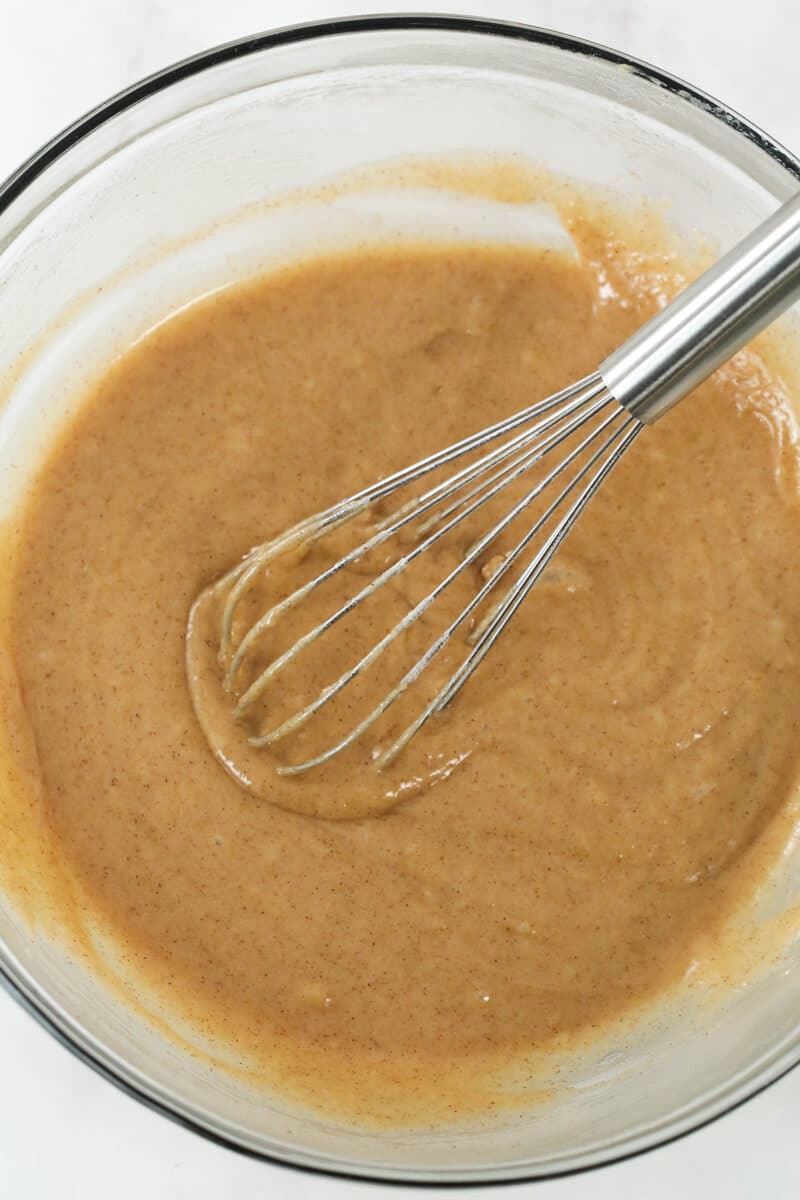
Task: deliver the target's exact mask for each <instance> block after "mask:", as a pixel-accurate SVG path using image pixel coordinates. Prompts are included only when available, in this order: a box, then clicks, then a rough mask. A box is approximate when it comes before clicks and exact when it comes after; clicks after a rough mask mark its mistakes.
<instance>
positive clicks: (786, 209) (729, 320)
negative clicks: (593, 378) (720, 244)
mask: <svg viewBox="0 0 800 1200" xmlns="http://www.w3.org/2000/svg"><path fill="white" fill-rule="evenodd" d="M798 299H800V194H798V195H796V196H794V197H793V198H792V199H791V200H788V201H787V202H786V203H785V204H784V205H782V206H781V207H780V208H779V209H778V210H777V212H775V213H773V215H772V216H771V217H769V218H768V219H767V220H766V221H764V223H763V224H762V225H759V226H758V228H757V229H754V230H753V232H752V233H750V234H748V236H747V237H746V238H744V240H743V241H741V242H739V243H738V245H736V246H734V247H733V249H732V250H729V251H728V253H727V254H725V255H723V257H722V258H721V259H719V261H718V262H716V263H715V264H714V266H713V267H711V268H710V269H709V270H708V271H706V272H705V273H704V274H703V275H701V276H700V278H699V279H697V280H696V281H695V282H694V283H693V284H691V286H690V287H688V288H687V289H686V290H685V291H684V292H682V293H681V294H680V295H679V296H678V297H677V298H676V299H675V300H673V301H672V303H671V304H669V305H667V307H666V308H665V309H663V311H662V312H660V313H658V315H657V316H655V317H653V319H652V320H651V321H648V323H647V324H646V325H643V326H642V328H641V329H640V330H638V331H637V332H636V333H635V334H634V335H633V336H632V337H631V338H629V339H628V341H627V342H625V343H623V345H622V346H620V348H619V349H618V350H615V351H614V353H613V354H610V355H609V356H608V358H606V359H605V361H604V362H603V363H602V364H601V365H600V368H599V369H600V375H601V376H602V378H603V381H604V383H605V385H606V387H607V388H608V389H609V391H610V392H611V393H612V395H614V396H615V397H616V399H617V400H619V402H620V404H624V405H625V407H626V408H628V409H629V410H630V411H631V412H632V413H633V414H634V416H636V417H638V418H639V420H641V421H645V422H653V421H655V420H657V419H658V418H659V417H660V416H662V415H663V414H664V413H665V412H667V410H668V409H670V408H672V406H673V405H674V404H677V402H678V401H679V400H682V399H683V397H684V396H685V395H686V394H687V392H690V391H691V390H692V388H694V387H696V386H697V384H699V383H702V381H703V380H704V379H706V378H707V377H708V376H709V375H710V374H711V373H712V371H715V370H716V369H717V367H718V366H720V365H721V364H722V363H724V362H725V361H726V360H727V359H729V358H730V357H731V355H732V354H735V353H736V351H737V350H739V349H741V347H742V346H744V345H745V343H746V342H749V341H750V339H751V338H753V337H755V335H756V334H757V333H759V332H760V331H761V330H762V329H764V328H765V327H766V326H767V325H769V324H771V322H772V321H774V320H775V319H776V317H778V316H780V314H781V313H782V312H783V311H784V310H785V309H787V308H788V307H789V306H790V305H791V304H792V303H793V302H794V301H795V300H798Z"/></svg>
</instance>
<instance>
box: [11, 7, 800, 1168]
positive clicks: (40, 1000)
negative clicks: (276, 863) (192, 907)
mask: <svg viewBox="0 0 800 1200" xmlns="http://www.w3.org/2000/svg"><path fill="white" fill-rule="evenodd" d="M461 152H480V153H493V154H500V155H504V156H505V155H509V154H516V155H522V156H524V157H525V158H526V159H528V160H531V161H533V162H534V163H539V164H541V165H543V166H544V167H545V168H547V169H549V170H550V171H553V172H557V173H561V174H564V175H567V176H570V177H572V178H573V179H575V180H578V181H582V182H585V183H586V184H589V185H599V186H600V187H604V188H610V189H612V190H615V191H617V192H618V193H621V194H622V195H624V196H626V197H636V196H645V197H649V198H653V199H656V200H658V201H660V202H664V204H665V206H666V209H667V212H668V214H669V219H670V221H671V222H673V223H674V224H675V225H676V226H677V227H678V228H679V229H683V230H685V231H686V232H687V233H688V232H691V233H693V234H699V235H700V236H701V237H703V238H707V239H708V240H710V241H711V242H712V243H715V244H717V245H718V246H719V248H720V249H724V248H725V247H726V246H727V245H729V244H731V243H732V242H733V241H734V240H735V239H736V238H737V237H739V236H741V235H742V234H743V233H744V232H745V231H746V230H748V229H749V228H750V227H751V226H752V225H754V224H755V223H756V222H757V221H758V220H759V219H760V218H762V217H764V216H765V215H766V214H767V213H768V211H770V210H771V209H772V208H773V207H774V206H775V203H776V201H780V200H784V199H785V198H787V197H788V196H789V195H790V194H791V193H792V192H793V191H794V190H796V188H797V183H798V177H800V164H799V163H798V161H797V160H796V159H794V158H793V157H792V156H791V155H789V154H788V153H787V152H786V151H784V150H782V149H781V148H780V147H779V146H777V145H776V144H775V143H774V142H772V141H771V140H770V139H769V138H768V137H767V136H765V135H764V134H762V133H761V132H760V131H759V130H757V129H755V128H754V127H753V126H752V125H750V124H749V123H748V122H746V121H745V120H743V119H742V118H740V117H738V116H737V115H736V114H735V113H732V112H731V111H730V110H728V109H726V108H725V107H724V106H722V105H720V104H719V103H717V102H716V101H714V100H712V99H711V98H709V97H708V96H704V95H703V94H701V93H699V92H697V91H696V90H694V89H693V88H691V87H689V86H688V85H686V84H684V83H682V82H680V81H678V80H676V79H674V78H672V77H670V76H668V75H665V74H663V73H662V72H660V71H657V70H654V69H653V68H651V67H648V66H646V65H644V64H642V63H638V62H635V61H633V60H631V59H628V58H626V57H625V56H624V55H621V54H617V53H615V52H613V51H610V50H606V49H604V48H602V47H599V46H594V45H591V44H589V43H586V42H582V41H580V40H578V39H574V38H567V37H563V36H560V35H557V34H553V33H548V32H545V31H542V30H536V29H529V28H524V27H522V26H518V25H507V24H500V23H497V24H495V23H491V22H485V21H477V20H462V19H458V18H446V17H442V18H439V17H431V18H428V17H378V18H371V19H363V20H346V21H342V22H333V23H327V24H325V25H319V26H306V27H300V28H292V29H286V30H282V31H279V32H276V33H272V34H268V35H265V36H262V37H257V38H252V39H248V40H246V41H243V42H239V43H236V44H233V45H230V46H225V47H222V48H220V49H217V50H213V51H210V52H209V53H207V54H203V55H200V56H198V57H197V58H193V59H190V60H188V61H186V62H183V63H180V64H178V65H177V66H175V67H172V68H170V69H168V70H166V71H164V72H162V73H161V74H159V75H156V76H153V77H152V78H150V79H148V80H146V81H145V82H143V83H141V84H139V85H137V86H136V87H134V88H132V89H130V90H129V91H127V92H125V93H123V94H121V95H119V96H117V97H115V98H114V99H112V100H110V101H108V102H107V103H106V104H104V105H103V106H101V107H100V108H99V109H97V110H95V111H94V112H93V113H90V114H89V115H88V116H87V117H85V118H84V119H83V120H81V121H79V122H78V123H77V124H76V125H74V126H72V127H71V128H70V129H68V130H66V131H65V132H64V133H63V134H61V135H60V136H59V137H58V138H56V139H55V140H54V141H53V142H51V143H50V144H49V145H47V146H45V147H44V148H43V149H42V150H41V151H40V152H39V153H38V154H37V155H35V156H34V158H32V159H31V160H30V161H29V162H28V163H26V164H25V165H24V166H23V167H21V168H20V170H19V171H18V172H17V173H16V174H15V175H14V176H12V178H11V179H9V180H8V181H7V183H6V184H5V185H4V187H3V188H2V189H0V297H2V301H1V303H2V313H3V337H2V339H1V340H0V381H2V383H3V384H4V386H5V391H6V402H5V404H4V406H3V407H2V410H1V411H0V514H2V516H3V517H6V516H8V514H9V513H10V512H11V511H12V510H13V506H14V504H15V503H16V502H17V501H18V499H19V497H20V495H21V490H22V488H23V487H24V482H25V478H26V476H27V475H28V473H29V471H30V469H31V468H32V466H33V464H34V463H35V461H36V458H37V455H38V454H40V453H41V451H42V449H43V447H44V446H46V444H47V443H48V441H49V440H50V439H51V438H52V436H53V433H54V431H55V430H56V429H57V428H58V424H59V421H60V419H61V418H62V417H63V415H64V413H65V412H66V411H67V410H68V407H69V403H70V398H71V396H72V395H73V394H74V389H75V388H76V387H78V386H80V384H81V383H82V382H84V381H85V380H88V379H89V378H90V376H91V375H92V374H93V373H94V372H95V371H96V370H97V368H98V367H99V366H101V365H102V363H104V362H106V361H108V359H109V358H110V357H111V356H113V354H115V353H116V352H117V351H118V350H119V349H121V348H124V347H125V346H126V345H128V344H129V343H130V342H131V340H132V339H133V338H135V337H136V336H138V335H139V334H140V333H142V332H143V331H144V330H145V329H147V328H148V327H149V326H151V325H152V324H153V323H154V322H155V321H157V320H159V319H160V318H162V317H163V316H164V315H166V314H167V313H168V312H170V311H172V310H174V309H175V308H177V307H178V306H179V305H180V304H182V303H185V302H186V301H188V300H190V299H192V298H193V297H195V296H197V295H198V294H200V293H202V292H206V291H208V290H210V289H212V288H215V287H219V286H222V285H224V284H225V283H228V282H231V281H232V280H235V279H237V278H240V277H242V276H244V275H247V274H249V273H252V272H253V271H255V270H258V269H260V268H262V267H263V266H265V265H268V264H269V263H270V262H274V261H276V260H277V259H278V258H279V257H281V256H282V255H286V254H287V253H294V252H296V251H297V249H298V248H300V247H301V246H302V247H305V246H307V245H308V244H309V239H311V241H312V242H313V240H314V238H315V237H317V235H319V234H321V233H322V231H323V230H324V227H325V226H326V223H328V212H327V209H326V206H324V205H323V206H321V207H320V206H318V207H317V208H316V209H314V207H313V206H311V207H308V208H306V209H305V210H303V212H301V213H300V214H299V215H298V214H297V213H295V214H294V215H292V212H291V211H289V210H287V209H282V210H280V211H281V212H282V214H283V215H282V216H281V217H280V218H278V216H277V215H276V213H277V211H278V210H272V209H270V208H269V201H271V200H274V199H275V198H277V197H279V196H281V195H282V194H284V193H286V192H288V191H291V190H292V189H296V188H308V187H313V185H314V184H316V183H320V182H322V181H324V180H327V179H329V178H330V177H331V176H333V175H336V174H337V173H340V172H343V171H347V170H354V169H359V168H362V167H365V166H368V165H370V164H375V163H378V162H381V161H384V160H387V159H394V158H400V157H403V156H407V155H418V154H429V155H431V154H432V155H452V154H454V153H461ZM376 203H378V211H377V212H374V213H373V214H372V215H373V217H375V219H376V220H377V222H378V225H379V224H380V211H379V209H380V204H379V202H376ZM265 205H266V207H265ZM360 228H361V230H362V235H363V230H364V221H363V214H362V221H361V225H360ZM340 232H341V236H352V232H353V231H352V229H350V230H349V232H348V231H347V230H346V229H344V227H343V229H342V230H341V231H340ZM379 232H380V231H379ZM20 468H22V469H20ZM31 836H35V834H34V833H32V834H31ZM6 853H9V850H8V847H7V848H6ZM0 858H2V855H0ZM35 889H36V881H34V880H32V881H31V891H30V894H29V902H30V904H29V907H31V906H32V908H33V912H34V917H35V915H36V890H35ZM798 898H800V847H798V846H797V845H795V846H794V848H793V849H791V848H790V849H789V850H787V853H786V855H785V856H784V859H783V860H782V862H781V865H780V869H779V871H778V872H777V873H776V878H775V880H774V881H773V886H772V888H771V889H770V891H769V895H768V896H767V897H766V898H765V897H764V896H762V897H761V898H760V901H759V903H760V904H761V905H762V908H763V910H764V911H763V913H762V914H761V915H762V916H763V915H769V914H772V913H779V912H781V911H783V910H785V909H788V908H789V907H790V905H791V904H793V903H794V904H796V903H797V901H798ZM42 929H43V927H42V926H41V925H40V926H39V927H38V929H37V928H36V927H35V926H34V928H33V929H32V928H31V925H30V923H29V921H28V920H27V919H25V918H24V917H23V915H22V914H21V912H20V911H19V909H18V907H17V906H16V904H15V902H14V900H13V899H12V893H11V892H8V893H7V894H6V893H5V892H4V893H0V968H1V969H2V974H3V976H4V977H5V981H6V983H7V985H8V987H9V989H10V990H11V991H12V993H13V994H14V995H16V996H17V997H18V998H19V999H20V1000H21V1001H22V1002H23V1003H24V1004H25V1005H26V1006H27V1007H28V1008H29V1009H30V1011H31V1012H32V1013H33V1014H34V1015H35V1016H36V1017H37V1018H38V1019H39V1020H40V1021H42V1022H43V1023H44V1024H45V1025H46V1026H47V1027H48V1028H49V1029H50V1030H51V1032H52V1033H53V1034H54V1035H55V1036H57V1037H59V1038H60V1039H61V1040H62V1041H64V1042H65V1043H66V1044H67V1045H68V1046H69V1047H70V1048H71V1049H72V1050H73V1051H74V1052H75V1053H76V1054H78V1055H80V1056H81V1057H83V1058H84V1059H85V1060H86V1061H87V1062H88V1063H90V1064H91V1065H92V1066H94V1067H95V1068H96V1069H98V1070H99V1071H101V1072H102V1073H103V1074H105V1075H106V1076H108V1077H109V1078H111V1079H113V1080H114V1081H115V1082H116V1083H117V1084H118V1085H119V1086H120V1087H123V1088H125V1089H126V1090H128V1091H129V1092H131V1093H132V1094H134V1095H136V1096H138V1097H139V1098H140V1099H142V1100H144V1101H146V1102H148V1103H150V1104H152V1105H154V1106H156V1107H158V1108H159V1109H160V1110H161V1111H163V1112H164V1113H166V1114H168V1115H170V1116H172V1117H174V1118H176V1119H178V1120H180V1121H182V1122H184V1123H186V1124H189V1125H191V1126H192V1127H193V1128H195V1129H197V1130H199V1131H201V1132H203V1133H205V1134H207V1135H210V1136H213V1137H215V1138H217V1139H221V1140H222V1141H224V1142H226V1143H228V1144H230V1145H232V1146H237V1147H241V1148H244V1149H247V1150H249V1151H253V1152H255V1153H257V1154H260V1155H263V1156H265V1157H272V1158H276V1159H282V1160H285V1161H288V1162H293V1163H296V1164H301V1165H305V1166H309V1167H315V1168H319V1169H326V1170H330V1171H336V1172H342V1173H349V1174H354V1175H363V1176H370V1177H375V1178H387V1179H406V1180H417V1181H422V1180H429V1181H437V1182H456V1181H481V1180H501V1179H514V1178H526V1177H534V1176H543V1175H549V1174H555V1173H560V1172H565V1171H569V1170H575V1169H579V1168H585V1167H587V1166H592V1165H597V1164H601V1163H606V1162H609V1161H610V1160H613V1159H615V1158H618V1157H621V1156H625V1155H628V1154H633V1153H635V1152H638V1151H641V1150H643V1149H645V1148H647V1147H650V1146H654V1145H656V1144H659V1143H663V1142H664V1141H667V1140H668V1139H670V1138H674V1137H676V1136H678V1135H679V1134H681V1133H684V1132H686V1131H688V1130H690V1129H693V1128H695V1127H697V1126H698V1125H700V1124H702V1123H703V1122H706V1121H709V1120H711V1119H712V1118H714V1117H716V1116H718V1115H720V1114H721V1113H723V1112H725V1111H726V1110H728V1109H730V1108H731V1107H733V1106H734V1105H736V1104H738V1103H740V1102H741V1101H742V1100H744V1099H746V1098H747V1097H748V1096H751V1095H753V1094H754V1093H755V1092H757V1091H758V1090H759V1089H760V1088H763V1087H764V1086H766V1085H767V1084H768V1083H770V1082H771V1081H773V1080H775V1079H777V1078H778V1077H779V1076H780V1075H781V1074H782V1073H783V1072H785V1071H787V1070H789V1068H790V1067H792V1066H794V1065H795V1064H796V1063H797V1061H798V1060H800V1023H798V1022H799V1019H800V1018H799V1015H798V1014H800V950H799V949H798V943H797V940H795V942H794V943H793V945H790V946H789V947H787V950H786V954H785V955H784V957H783V958H782V959H781V961H780V963H778V964H775V965H773V967H772V968H771V969H769V970H767V971H765V972H762V974H761V975H760V976H758V977H757V978H755V979H754V980H753V981H752V982H750V983H748V984H747V985H746V986H742V987H739V988H737V989H735V991H734V992H732V993H731V995H730V997H729V999H728V1000H727V1001H726V1002H725V1003H724V1004H723V1005H722V1006H721V1007H717V1008H711V1007H709V1006H708V1005H706V1006H705V1007H704V1006H703V1005H701V1004H697V1005H695V1006H694V1007H692V1006H691V1004H689V1003H688V1002H687V1003H686V1004H682V1005H678V1006H677V1007H674V1009H673V1010H671V1012H670V1013H669V1014H667V1013H665V1014H662V1016H661V1018H660V1019H659V1021H657V1022H656V1023H654V1024H653V1023H651V1024H650V1025H649V1026H647V1027H646V1028H644V1027H643V1028H642V1030H641V1031H640V1032H639V1033H636V1034H631V1035H630V1036H629V1037H628V1038H627V1039H626V1041H625V1044H624V1045H617V1046H616V1047H611V1048H609V1047H606V1049H605V1052H604V1053H603V1054H602V1056H600V1057H598V1058H597V1059H596V1060H595V1061H593V1062H591V1063H585V1064H584V1065H583V1066H582V1067H581V1068H580V1070H578V1071H577V1072H576V1073H574V1074H573V1076H572V1077H571V1079H569V1080H568V1084H569V1086H566V1087H564V1088H562V1089H561V1091H560V1092H559V1093H558V1094H557V1095H555V1096H554V1098H553V1100H552V1101H551V1102H549V1103H548V1104H546V1105H540V1106H539V1107H538V1108H536V1109H534V1110H532V1112H531V1116H530V1118H529V1119H528V1120H526V1121H524V1122H520V1121H516V1120H515V1121H514V1123H513V1125H505V1126H504V1125H502V1124H492V1125H490V1124H485V1125H483V1126H478V1125H476V1126H474V1127H471V1128H465V1129H459V1130H453V1131H446V1132H440V1133H438V1134H431V1133H430V1132H423V1131H420V1132H417V1133H415V1132H406V1133H403V1134H396V1135H382V1134H378V1133H366V1132H363V1131H356V1130H353V1129H348V1128H345V1127H342V1126H339V1125H337V1124H336V1123H335V1122H333V1121H325V1120H323V1119H321V1118H319V1117H311V1116H308V1115H304V1114H303V1113H298V1112H297V1111H296V1110H292V1109H290V1108H289V1107H287V1106H283V1105H282V1104H281V1103H280V1102H279V1101H278V1100H275V1099H272V1098H265V1097H264V1096H263V1095H262V1094H259V1093H256V1092H254V1091H250V1090H249V1089H248V1088H247V1086H246V1085H245V1084H243V1083H238V1082H236V1081H235V1080H234V1079H232V1078H228V1077H227V1076H225V1075H224V1074H221V1073H219V1072H216V1073H215V1072H214V1071H212V1070H211V1069H210V1068H209V1067H207V1066H205V1065H203V1063H202V1061H201V1060H198V1059H197V1058H195V1057H193V1056H192V1055H190V1054H188V1053H186V1052H185V1051H184V1050H183V1049H181V1048H180V1047H179V1046H178V1045H177V1044H173V1043H172V1042H171V1041H170V1040H169V1039H167V1038H165V1037H164V1036H163V1035H162V1034H161V1033H160V1032H159V1031H158V1029H157V1028H156V1027H153V1026H152V1025H150V1024H149V1023H148V1022H147V1021H145V1020H144V1019H143V1018H142V1017H141V1016H139V1015H137V1014H136V1013H135V1012H134V1011H133V1010H132V1009H128V1008H127V1007H126V1006H125V1005H124V1004H121V1003H119V1002H117V1001H115V1000H114V998H113V995H112V994H111V993H109V992H108V991H107V990H106V989H105V988H104V986H103V985H102V984H100V983H99V982H98V981H97V980H96V979H95V978H94V977H93V976H92V975H91V973H90V972H88V971H87V970H86V969H85V967H84V966H83V965H82V963H81V961H80V960H79V959H77V958H75V957H74V956H70V955H69V953H68V952H66V951H65V950H64V948H63V947H60V946H59V943H58V941H57V939H56V940H53V939H51V938H49V937H47V936H45V934H44V933H43V931H42Z"/></svg>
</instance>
